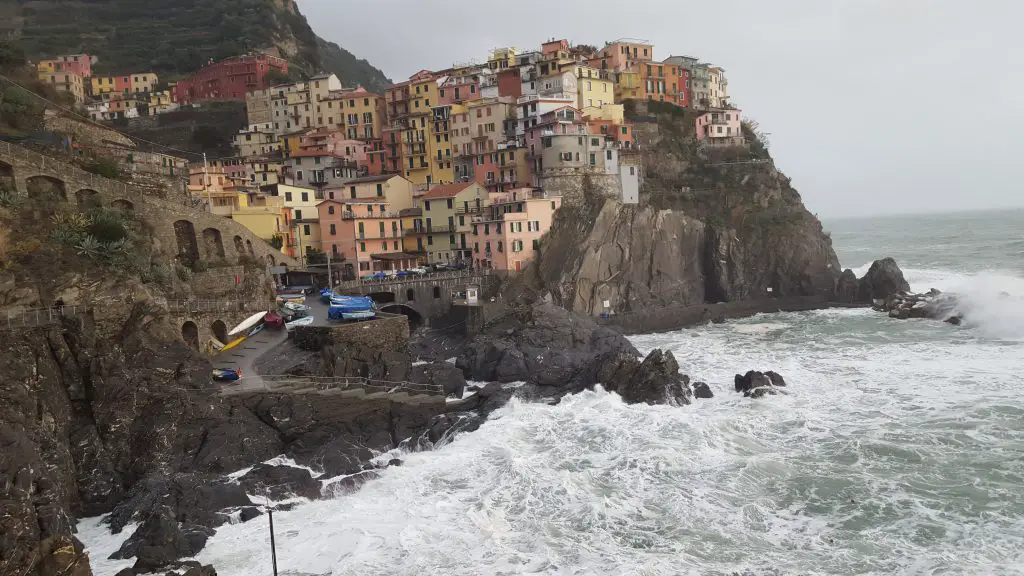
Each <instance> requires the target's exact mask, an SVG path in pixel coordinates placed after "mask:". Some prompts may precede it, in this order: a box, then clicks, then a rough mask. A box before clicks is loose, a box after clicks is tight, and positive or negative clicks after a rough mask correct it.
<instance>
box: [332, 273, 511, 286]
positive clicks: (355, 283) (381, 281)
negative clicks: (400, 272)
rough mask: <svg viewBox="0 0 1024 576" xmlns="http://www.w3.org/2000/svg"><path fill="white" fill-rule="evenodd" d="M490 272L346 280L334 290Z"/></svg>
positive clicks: (470, 275)
mask: <svg viewBox="0 0 1024 576" xmlns="http://www.w3.org/2000/svg"><path fill="white" fill-rule="evenodd" d="M490 273H491V271H490V270H459V271H457V272H436V273H427V274H410V275H408V276H405V277H402V278H399V277H397V276H389V277H387V278H366V279H360V280H347V281H345V282H339V283H337V284H335V286H334V287H335V288H358V287H359V286H378V285H382V284H402V283H408V282H423V281H430V280H436V281H443V280H457V279H459V278H475V277H481V276H486V275H488V274H490Z"/></svg>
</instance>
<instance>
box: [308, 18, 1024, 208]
mask: <svg viewBox="0 0 1024 576" xmlns="http://www.w3.org/2000/svg"><path fill="white" fill-rule="evenodd" d="M298 2H299V7H300V9H301V10H302V12H303V13H304V14H305V15H306V16H307V17H308V18H309V21H310V23H311V24H312V25H313V28H314V29H315V30H316V31H317V33H319V34H320V35H321V36H323V37H324V38H326V39H328V40H332V41H335V42H337V43H338V44H340V45H341V46H343V47H345V48H346V49H348V50H349V51H351V52H353V53H354V54H356V55H357V56H359V57H361V58H366V59H367V60H369V61H370V62H371V63H372V64H374V65H375V66H377V67H378V68H380V69H382V70H383V71H384V72H385V74H387V75H388V77H390V78H391V79H392V80H393V81H398V80H402V79H405V78H407V77H408V76H409V75H410V74H412V73H413V72H416V71H417V70H420V69H422V68H429V69H440V68H445V67H448V66H451V65H452V63H453V62H462V61H466V60H471V59H477V60H480V61H484V60H486V57H487V52H488V51H489V50H490V49H492V48H494V47H497V46H516V47H519V48H523V49H528V48H535V47H538V46H539V44H540V43H541V42H543V41H545V40H547V39H549V38H552V37H557V38H567V39H569V40H570V41H571V42H573V43H586V44H594V45H597V46H601V45H603V43H604V42H605V41H608V40H613V39H616V38H620V37H635V38H645V39H648V40H650V41H651V42H653V43H654V45H655V52H654V55H655V58H657V59H659V60H660V59H664V58H665V57H668V56H670V55H684V54H685V55H692V56H696V57H699V58H701V59H703V60H704V61H707V62H711V63H714V64H717V65H720V66H723V67H724V68H725V69H726V71H727V76H728V79H729V93H730V95H731V96H732V101H733V102H734V103H735V104H736V105H737V106H739V107H741V108H742V109H743V112H744V116H747V117H750V118H752V119H755V120H757V121H758V122H759V123H760V125H761V127H762V129H763V130H765V131H767V132H770V134H771V135H770V137H769V139H770V142H771V151H772V154H773V155H774V157H775V159H776V162H777V165H778V166H779V168H781V169H782V170H783V171H784V172H785V173H786V174H787V175H788V176H790V177H791V178H792V179H793V184H794V186H796V188H797V189H798V190H799V191H800V193H801V195H802V196H803V198H804V202H805V204H806V205H807V206H808V208H809V209H810V210H811V211H812V212H816V213H817V214H818V215H819V216H821V217H829V218H835V217H841V216H855V215H868V214H884V213H907V212H910V213H915V212H933V211H953V210H962V209H986V208H1003V207H1022V206H1024V190H1022V188H1024V186H1022V185H1021V181H1022V177H1021V175H1020V174H1019V172H1020V169H1019V168H1018V166H1020V165H1022V164H1024V145H1022V142H1021V139H1022V137H1024V93H1022V89H1024V79H1022V66H1021V64H1022V62H1021V58H1022V57H1024V31H1022V30H1021V28H1020V27H1021V22H1024V2H1021V1H1019V0H771V1H766V0H715V1H709V0H702V1H693V0H628V1H627V0H561V1H551V0H506V1H502V2H488V1H486V0H476V1H470V0H344V1H339V0H298Z"/></svg>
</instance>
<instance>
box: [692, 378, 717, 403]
mask: <svg viewBox="0 0 1024 576" xmlns="http://www.w3.org/2000/svg"><path fill="white" fill-rule="evenodd" d="M691 388H693V396H694V397H695V398H703V399H706V398H714V396H715V395H714V393H713V392H711V387H710V386H708V385H707V384H706V383H704V382H694V383H693V384H692V385H691Z"/></svg>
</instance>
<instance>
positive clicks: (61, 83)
mask: <svg viewBox="0 0 1024 576" xmlns="http://www.w3.org/2000/svg"><path fill="white" fill-rule="evenodd" d="M38 77H39V81H40V82H44V83H46V84H49V85H50V86H53V89H54V90H56V91H57V92H64V93H67V94H70V95H71V97H72V98H73V99H74V101H75V102H77V103H79V104H81V103H82V102H84V101H85V82H84V80H83V79H82V77H81V76H79V75H78V74H76V73H74V72H70V71H66V72H44V71H42V70H40V71H39V73H38Z"/></svg>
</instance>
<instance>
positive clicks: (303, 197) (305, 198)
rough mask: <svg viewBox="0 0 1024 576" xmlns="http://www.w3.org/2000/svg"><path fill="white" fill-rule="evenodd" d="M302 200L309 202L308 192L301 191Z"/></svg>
mask: <svg viewBox="0 0 1024 576" xmlns="http://www.w3.org/2000/svg"><path fill="white" fill-rule="evenodd" d="M302 201H303V202H309V192H303V193H302Z"/></svg>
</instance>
